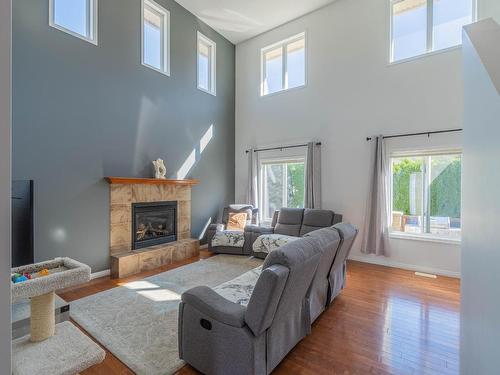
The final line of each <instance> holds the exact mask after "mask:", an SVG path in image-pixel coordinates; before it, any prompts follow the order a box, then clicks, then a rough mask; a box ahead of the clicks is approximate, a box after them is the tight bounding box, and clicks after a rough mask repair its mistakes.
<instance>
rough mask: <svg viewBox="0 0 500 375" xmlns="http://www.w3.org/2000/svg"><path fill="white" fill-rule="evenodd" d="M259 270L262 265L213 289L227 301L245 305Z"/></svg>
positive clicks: (260, 270)
mask: <svg viewBox="0 0 500 375" xmlns="http://www.w3.org/2000/svg"><path fill="white" fill-rule="evenodd" d="M261 272H262V266H259V267H257V268H254V269H253V270H250V271H248V272H245V273H244V274H242V275H240V276H238V277H235V278H234V279H232V280H229V281H226V282H225V283H222V284H220V285H218V286H216V287H215V288H213V289H214V290H215V291H216V292H217V293H219V294H220V295H221V296H222V297H224V298H226V299H228V300H229V301H231V302H234V303H238V304H240V305H242V306H246V305H248V301H250V297H251V296H252V293H253V289H254V288H255V284H256V283H257V279H258V278H259V276H260V273H261Z"/></svg>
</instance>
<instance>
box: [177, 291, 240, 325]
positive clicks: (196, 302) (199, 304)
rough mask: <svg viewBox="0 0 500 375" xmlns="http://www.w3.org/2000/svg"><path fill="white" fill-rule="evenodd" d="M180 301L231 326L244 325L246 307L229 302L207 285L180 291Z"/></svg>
mask: <svg viewBox="0 0 500 375" xmlns="http://www.w3.org/2000/svg"><path fill="white" fill-rule="evenodd" d="M181 298H182V302H184V303H185V304H187V305H190V306H192V307H194V308H195V309H197V310H198V311H200V312H202V313H203V314H205V315H207V316H208V317H210V318H212V319H214V320H216V321H218V322H220V323H223V324H227V325H230V326H233V327H238V328H241V327H243V326H244V325H245V311H246V308H245V307H243V306H241V305H239V304H237V303H234V302H231V301H229V300H227V299H225V298H224V297H222V296H221V295H220V294H218V293H216V292H215V291H213V290H212V289H211V288H209V287H207V286H196V287H194V288H191V289H189V290H187V291H185V292H184V293H182V296H181Z"/></svg>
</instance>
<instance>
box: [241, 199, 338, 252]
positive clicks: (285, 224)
mask: <svg viewBox="0 0 500 375" xmlns="http://www.w3.org/2000/svg"><path fill="white" fill-rule="evenodd" d="M341 221H342V215H340V214H336V213H335V212H333V211H331V210H320V209H315V208H282V209H280V210H279V211H275V212H274V215H273V220H272V223H271V227H264V226H257V225H247V226H246V227H245V244H244V247H245V250H244V252H245V254H252V255H254V256H255V257H258V258H265V257H266V256H267V254H268V250H267V251H259V250H257V251H255V250H254V249H253V244H254V242H255V241H256V240H257V238H259V237H260V236H261V235H270V234H279V235H283V236H291V237H302V236H304V235H306V234H307V233H309V232H312V231H315V230H318V229H321V228H327V227H330V226H332V225H334V224H337V223H340V222H341Z"/></svg>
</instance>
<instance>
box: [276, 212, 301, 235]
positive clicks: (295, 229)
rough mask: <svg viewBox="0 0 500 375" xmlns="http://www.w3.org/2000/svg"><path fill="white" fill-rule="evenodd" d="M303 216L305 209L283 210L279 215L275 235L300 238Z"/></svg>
mask: <svg viewBox="0 0 500 375" xmlns="http://www.w3.org/2000/svg"><path fill="white" fill-rule="evenodd" d="M303 216H304V209H303V208H282V209H281V210H280V212H279V214H278V220H277V223H276V226H275V227H274V233H278V234H285V235H287V236H295V237H298V236H299V235H300V227H301V226H302V217H303Z"/></svg>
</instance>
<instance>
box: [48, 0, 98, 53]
mask: <svg viewBox="0 0 500 375" xmlns="http://www.w3.org/2000/svg"><path fill="white" fill-rule="evenodd" d="M56 2H57V0H49V26H51V27H53V28H55V29H57V30H59V31H63V32H65V33H67V34H69V35H71V36H74V37H77V38H79V39H82V40H85V41H86V42H89V43H92V44H94V45H97V34H98V32H97V31H98V29H99V28H98V20H99V15H98V0H87V7H88V16H87V19H86V22H87V33H86V35H83V34H80V33H78V32H76V31H73V30H70V29H69V28H67V27H64V26H62V25H59V24H58V23H56V21H55V10H56V4H55V3H56Z"/></svg>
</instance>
